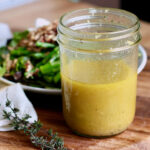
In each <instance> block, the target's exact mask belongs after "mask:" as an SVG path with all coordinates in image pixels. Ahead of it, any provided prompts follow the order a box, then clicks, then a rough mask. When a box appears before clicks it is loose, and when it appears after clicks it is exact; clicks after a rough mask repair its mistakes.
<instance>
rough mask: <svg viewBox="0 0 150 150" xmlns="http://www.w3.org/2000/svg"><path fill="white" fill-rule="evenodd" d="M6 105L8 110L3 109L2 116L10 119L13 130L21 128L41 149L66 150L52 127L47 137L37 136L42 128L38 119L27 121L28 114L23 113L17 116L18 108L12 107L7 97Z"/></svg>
mask: <svg viewBox="0 0 150 150" xmlns="http://www.w3.org/2000/svg"><path fill="white" fill-rule="evenodd" d="M6 107H8V108H10V112H8V111H6V110H3V117H4V118H5V119H8V120H10V121H11V124H10V126H12V127H14V129H15V130H23V131H24V133H25V135H27V136H30V140H31V143H32V144H34V145H35V146H36V147H38V148H40V149H41V150H67V149H66V148H65V147H64V142H63V140H62V139H61V138H60V137H58V135H57V133H53V131H52V129H50V130H49V131H48V137H43V136H38V135H37V133H38V132H39V131H40V129H41V128H42V123H41V122H40V121H34V123H29V121H28V119H29V118H31V116H30V115H28V114H25V116H24V117H22V118H20V117H19V116H18V114H17V113H18V112H19V109H18V108H15V107H12V105H11V101H10V100H9V99H7V101H6Z"/></svg>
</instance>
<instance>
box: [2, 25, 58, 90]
mask: <svg viewBox="0 0 150 150" xmlns="http://www.w3.org/2000/svg"><path fill="white" fill-rule="evenodd" d="M56 35H57V23H52V24H50V25H48V26H44V27H41V28H38V29H36V30H34V31H24V32H15V33H14V34H13V38H12V39H11V40H10V41H9V42H8V44H7V46H5V47H1V48H0V76H2V77H4V78H6V79H8V80H11V81H15V82H21V83H22V84H25V85H30V86H34V87H41V88H51V87H54V88H60V58H59V47H58V43H57V41H56Z"/></svg>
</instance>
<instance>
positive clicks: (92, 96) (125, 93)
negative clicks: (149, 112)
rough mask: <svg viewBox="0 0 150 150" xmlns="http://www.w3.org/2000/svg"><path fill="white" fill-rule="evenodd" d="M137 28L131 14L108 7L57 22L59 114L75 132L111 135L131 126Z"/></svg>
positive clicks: (138, 38) (67, 17)
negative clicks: (60, 103) (59, 60)
mask: <svg viewBox="0 0 150 150" xmlns="http://www.w3.org/2000/svg"><path fill="white" fill-rule="evenodd" d="M139 27H140V23H139V20H138V18H137V17H136V16H135V15H134V14H132V13H130V12H127V11H124V10H120V9H112V8H90V9H81V10H76V11H72V12H69V13H66V14H65V15H63V16H62V17H61V18H60V22H59V25H58V42H59V46H60V57H61V84H62V95H63V114H64V118H65V120H66V123H67V124H68V126H69V127H70V128H71V129H72V130H73V131H74V132H76V133H77V134H79V135H83V136H91V137H99V136H111V135H115V134H118V133H120V132H122V131H124V130H125V129H126V128H127V127H128V126H129V125H130V123H131V122H132V120H133V118H134V114H135V105H136V83H137V59H138V43H139V41H140V39H141V36H140V33H139Z"/></svg>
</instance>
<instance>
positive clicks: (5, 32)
mask: <svg viewBox="0 0 150 150" xmlns="http://www.w3.org/2000/svg"><path fill="white" fill-rule="evenodd" d="M11 38H12V33H11V30H10V28H9V26H8V24H5V23H0V47H1V46H5V45H6V43H7V40H8V39H11Z"/></svg>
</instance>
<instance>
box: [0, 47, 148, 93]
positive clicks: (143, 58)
mask: <svg viewBox="0 0 150 150" xmlns="http://www.w3.org/2000/svg"><path fill="white" fill-rule="evenodd" d="M139 52H140V53H141V57H140V58H139V59H138V71H137V72H138V74H139V73H140V72H141V71H142V70H143V69H144V67H145V65H146V62H147V54H146V51H145V49H144V48H143V46H141V45H140V46H139ZM0 81H1V82H2V83H3V84H5V85H12V84H15V83H14V82H12V81H9V80H7V79H4V78H0ZM0 84H1V83H0ZM22 87H23V89H24V90H25V91H30V92H34V93H42V94H50V95H52V94H57V95H58V94H61V89H54V88H52V89H45V88H38V87H32V86H27V85H22Z"/></svg>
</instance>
